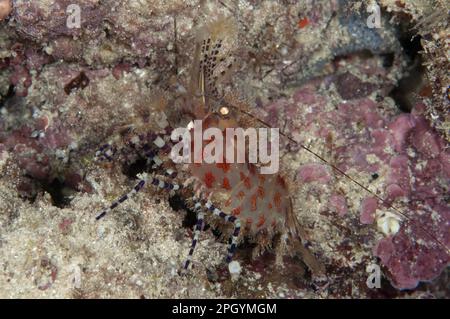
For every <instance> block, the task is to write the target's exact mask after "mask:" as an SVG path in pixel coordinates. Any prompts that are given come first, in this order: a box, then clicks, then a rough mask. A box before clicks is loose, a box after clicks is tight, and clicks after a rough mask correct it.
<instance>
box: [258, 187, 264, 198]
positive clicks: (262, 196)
mask: <svg viewBox="0 0 450 319" xmlns="http://www.w3.org/2000/svg"><path fill="white" fill-rule="evenodd" d="M264 194H265V191H264V187H262V186H258V196H259V197H261V198H264Z"/></svg>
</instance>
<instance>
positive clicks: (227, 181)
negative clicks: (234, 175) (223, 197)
mask: <svg viewBox="0 0 450 319" xmlns="http://www.w3.org/2000/svg"><path fill="white" fill-rule="evenodd" d="M222 187H223V188H225V189H226V190H230V189H231V186H230V181H229V180H228V178H227V177H224V178H223V182H222Z"/></svg>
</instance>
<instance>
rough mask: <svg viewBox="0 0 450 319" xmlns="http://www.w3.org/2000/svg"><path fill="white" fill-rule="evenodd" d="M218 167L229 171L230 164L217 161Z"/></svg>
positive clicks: (226, 171)
mask: <svg viewBox="0 0 450 319" xmlns="http://www.w3.org/2000/svg"><path fill="white" fill-rule="evenodd" d="M216 167H217V168H220V169H221V170H223V172H224V173H228V171H229V170H230V164H228V163H217V164H216Z"/></svg>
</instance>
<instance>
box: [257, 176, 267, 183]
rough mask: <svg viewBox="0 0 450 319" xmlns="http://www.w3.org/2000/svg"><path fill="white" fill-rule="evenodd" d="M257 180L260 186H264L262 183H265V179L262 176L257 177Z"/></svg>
mask: <svg viewBox="0 0 450 319" xmlns="http://www.w3.org/2000/svg"><path fill="white" fill-rule="evenodd" d="M258 179H259V183H260V184H264V182H265V181H266V177H265V176H263V175H259V176H258Z"/></svg>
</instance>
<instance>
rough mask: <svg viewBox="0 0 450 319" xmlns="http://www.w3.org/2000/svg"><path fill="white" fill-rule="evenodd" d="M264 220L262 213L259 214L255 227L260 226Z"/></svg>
mask: <svg viewBox="0 0 450 319" xmlns="http://www.w3.org/2000/svg"><path fill="white" fill-rule="evenodd" d="M265 222H266V217H264V215H262V214H261V215H259V219H258V223H257V224H256V226H257V227H261V226H262V225H264V223H265Z"/></svg>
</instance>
